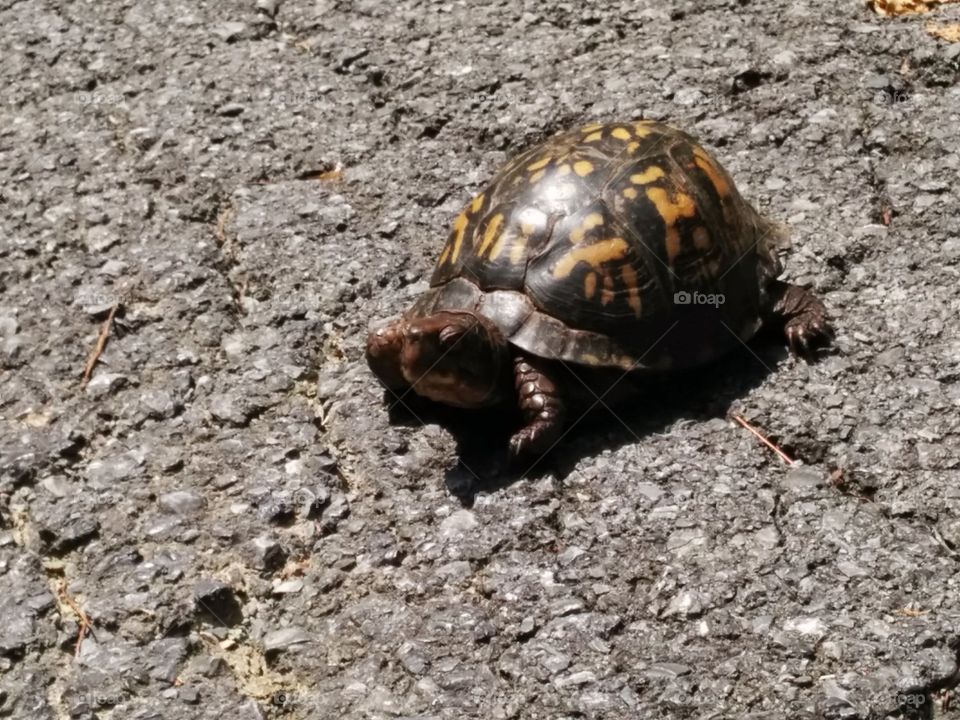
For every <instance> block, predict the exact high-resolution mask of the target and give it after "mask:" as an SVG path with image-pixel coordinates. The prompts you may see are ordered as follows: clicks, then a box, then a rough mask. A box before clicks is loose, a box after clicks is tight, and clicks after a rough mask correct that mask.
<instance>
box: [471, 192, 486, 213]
mask: <svg viewBox="0 0 960 720" xmlns="http://www.w3.org/2000/svg"><path fill="white" fill-rule="evenodd" d="M482 207H483V193H480V194H479V195H477V196H476V197H475V198H474V199H473V202H471V203H470V212H472V213H478V212H480V208H482Z"/></svg>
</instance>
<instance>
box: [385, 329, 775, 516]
mask: <svg viewBox="0 0 960 720" xmlns="http://www.w3.org/2000/svg"><path fill="white" fill-rule="evenodd" d="M780 337H781V338H782V336H780ZM787 356H788V352H787V350H786V349H785V348H784V347H783V346H782V340H779V341H777V340H771V339H769V338H768V337H766V336H765V335H764V336H761V337H760V338H759V339H758V340H757V341H756V342H753V343H751V344H750V347H749V348H747V347H744V348H741V349H739V350H735V351H733V352H731V353H730V354H729V355H727V356H725V357H724V358H722V359H720V360H718V361H717V362H715V363H712V364H710V365H709V366H706V367H703V368H699V369H696V370H691V371H686V372H682V373H675V374H672V375H667V376H657V377H654V378H642V377H634V376H630V377H629V378H626V379H625V381H624V382H627V383H629V384H632V396H631V401H629V402H626V403H619V404H614V403H613V402H610V400H609V398H607V399H604V402H603V404H597V405H596V406H595V407H594V409H593V410H589V411H587V412H584V411H582V410H580V411H575V412H574V413H573V414H572V415H571V418H570V421H569V424H568V427H570V429H569V432H568V433H567V434H566V435H565V436H564V437H563V439H562V441H561V442H560V443H558V445H557V446H556V447H555V448H554V449H553V450H552V451H551V452H550V453H548V454H547V455H546V456H544V457H543V458H541V459H540V460H539V461H538V462H536V463H535V464H532V465H527V466H525V465H523V464H521V463H515V464H511V463H510V462H509V460H508V457H507V450H506V448H507V442H508V440H509V439H510V436H511V434H512V433H513V432H514V431H515V430H516V428H518V427H519V426H520V422H521V418H520V414H519V412H518V411H517V410H516V409H514V408H511V407H496V408H490V409H484V410H470V411H465V410H462V409H458V408H452V407H448V406H444V405H440V404H439V403H433V402H430V401H427V400H424V399H422V398H419V397H416V398H413V397H409V396H408V397H406V398H404V401H403V403H395V402H394V403H393V404H392V407H391V412H390V420H391V422H393V423H395V424H404V425H421V424H427V423H436V424H438V425H440V426H441V427H443V428H445V429H446V430H447V431H448V432H449V433H450V434H451V435H453V437H454V438H455V440H456V443H457V455H458V459H457V463H456V464H455V465H454V466H453V467H451V468H449V469H448V470H447V471H446V476H445V481H446V484H447V488H448V489H449V491H450V492H451V494H453V495H455V496H457V497H458V498H459V499H460V501H461V502H463V503H464V504H465V505H468V506H469V505H470V504H472V503H473V500H474V498H475V496H476V495H477V494H478V493H489V492H494V491H496V490H499V489H502V488H505V487H508V486H510V485H512V484H513V483H514V482H516V481H517V480H520V479H522V478H540V477H543V476H545V475H549V474H553V475H554V476H555V477H556V478H557V479H558V480H561V481H562V480H563V479H564V478H565V477H566V476H567V475H569V474H570V472H572V471H573V469H574V468H575V467H576V465H577V463H578V462H579V461H580V460H581V459H582V458H585V457H591V456H594V455H597V454H599V453H601V452H603V451H604V450H612V449H617V448H619V447H621V446H623V445H629V444H631V443H636V442H637V441H638V439H639V440H641V441H642V440H643V438H644V437H646V436H647V435H650V434H655V433H659V432H663V431H664V430H665V429H666V428H668V427H669V426H670V425H672V424H673V423H675V422H676V421H677V420H681V419H692V420H708V419H711V418H716V417H726V416H727V414H728V413H729V410H730V406H731V405H732V404H733V403H734V402H735V401H736V400H737V399H739V398H742V397H744V396H745V395H747V394H748V393H749V392H750V391H751V390H752V389H754V388H756V387H758V386H759V385H760V384H761V383H762V382H763V380H764V379H765V378H766V377H767V375H769V374H770V372H771V371H772V369H773V368H775V367H776V366H777V365H778V364H779V363H780V362H782V361H783V360H784V359H785V358H786V357H787ZM619 390H622V386H618V391H619ZM386 395H387V397H388V399H389V398H390V397H391V396H390V394H389V393H387V394H386ZM588 397H589V398H590V399H591V400H594V399H595V396H588ZM394 400H395V399H394ZM590 404H591V403H590V402H588V403H587V404H586V407H589V405H590ZM574 421H575V424H574Z"/></svg>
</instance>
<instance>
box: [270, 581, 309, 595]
mask: <svg viewBox="0 0 960 720" xmlns="http://www.w3.org/2000/svg"><path fill="white" fill-rule="evenodd" d="M301 590H303V580H301V579H300V578H291V579H290V580H282V581H280V582H277V583H275V584H274V586H273V589H272V590H271V592H273V594H274V595H293V594H295V593H298V592H300V591H301Z"/></svg>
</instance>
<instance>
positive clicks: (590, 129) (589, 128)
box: [580, 123, 603, 133]
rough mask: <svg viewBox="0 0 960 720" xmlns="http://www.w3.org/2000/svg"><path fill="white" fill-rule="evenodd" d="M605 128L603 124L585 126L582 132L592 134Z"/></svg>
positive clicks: (581, 129)
mask: <svg viewBox="0 0 960 720" xmlns="http://www.w3.org/2000/svg"><path fill="white" fill-rule="evenodd" d="M602 127H603V123H590V124H589V125H584V126H583V127H582V128H580V132H584V133H592V132H593V131H594V130H599V129H600V128H602Z"/></svg>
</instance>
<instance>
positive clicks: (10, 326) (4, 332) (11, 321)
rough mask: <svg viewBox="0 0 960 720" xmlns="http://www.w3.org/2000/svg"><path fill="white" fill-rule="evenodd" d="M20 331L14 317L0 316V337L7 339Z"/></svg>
mask: <svg viewBox="0 0 960 720" xmlns="http://www.w3.org/2000/svg"><path fill="white" fill-rule="evenodd" d="M19 329H20V325H19V323H17V319H16V318H15V317H11V316H9V315H3V316H0V337H2V338H9V337H13V336H14V335H16V334H17V331H18V330H19Z"/></svg>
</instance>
